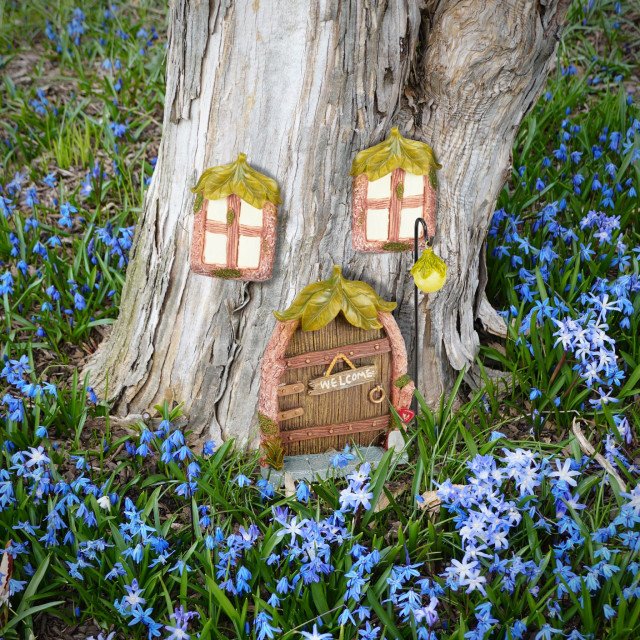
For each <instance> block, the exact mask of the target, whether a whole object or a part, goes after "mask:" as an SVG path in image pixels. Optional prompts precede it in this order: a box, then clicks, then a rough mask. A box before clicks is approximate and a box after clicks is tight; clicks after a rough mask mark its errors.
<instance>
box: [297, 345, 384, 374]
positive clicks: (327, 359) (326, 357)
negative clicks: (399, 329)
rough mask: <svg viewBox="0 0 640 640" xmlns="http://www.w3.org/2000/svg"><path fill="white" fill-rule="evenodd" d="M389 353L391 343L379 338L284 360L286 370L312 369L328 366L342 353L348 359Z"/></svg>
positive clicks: (310, 352)
mask: <svg viewBox="0 0 640 640" xmlns="http://www.w3.org/2000/svg"><path fill="white" fill-rule="evenodd" d="M390 351H391V343H390V342H389V338H381V339H379V340H369V341H367V342H358V343H356V344H349V345H344V346H342V347H334V348H333V349H324V350H322V351H309V352H307V353H301V354H299V355H296V356H291V357H290V358H286V359H285V363H286V366H287V369H300V368H302V367H313V366H317V365H321V364H326V365H327V366H329V365H330V364H331V361H332V360H333V359H334V358H335V357H336V356H337V355H338V354H339V353H342V354H344V355H345V356H347V357H348V358H349V359H353V358H367V357H371V356H377V355H380V354H381V353H389V352H390Z"/></svg>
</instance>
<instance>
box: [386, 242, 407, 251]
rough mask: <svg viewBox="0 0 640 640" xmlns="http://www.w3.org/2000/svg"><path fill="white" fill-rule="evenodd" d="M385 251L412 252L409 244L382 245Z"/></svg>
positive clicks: (387, 243) (388, 243)
mask: <svg viewBox="0 0 640 640" xmlns="http://www.w3.org/2000/svg"><path fill="white" fill-rule="evenodd" d="M382 249H383V250H384V251H397V252H400V251H410V250H411V245H410V244H408V243H407V242H385V243H384V244H383V245H382Z"/></svg>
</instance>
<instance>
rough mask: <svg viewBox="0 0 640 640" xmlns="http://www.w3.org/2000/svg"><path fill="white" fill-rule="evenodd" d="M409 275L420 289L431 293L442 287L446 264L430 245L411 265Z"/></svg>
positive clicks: (445, 274)
mask: <svg viewBox="0 0 640 640" xmlns="http://www.w3.org/2000/svg"><path fill="white" fill-rule="evenodd" d="M411 275H412V276H413V280H414V282H415V284H416V287H418V289H420V291H424V292H425V293H433V292H434V291H438V290H440V289H442V287H443V285H444V283H445V280H446V278H447V265H446V264H445V262H444V260H443V259H442V258H440V257H439V256H437V255H436V254H435V253H433V249H431V247H427V248H426V249H425V250H424V251H423V252H422V255H421V256H420V258H418V260H417V261H416V263H415V264H414V265H413V267H411Z"/></svg>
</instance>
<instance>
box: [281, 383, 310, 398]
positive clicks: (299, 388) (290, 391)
mask: <svg viewBox="0 0 640 640" xmlns="http://www.w3.org/2000/svg"><path fill="white" fill-rule="evenodd" d="M303 391H304V382H294V383H293V384H281V385H280V386H279V387H278V396H279V397H280V398H284V397H285V396H292V395H295V394H296V393H302V392H303Z"/></svg>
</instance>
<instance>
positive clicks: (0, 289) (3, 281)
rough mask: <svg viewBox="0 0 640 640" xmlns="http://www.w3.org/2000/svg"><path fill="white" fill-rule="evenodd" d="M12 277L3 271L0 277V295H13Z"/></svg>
mask: <svg viewBox="0 0 640 640" xmlns="http://www.w3.org/2000/svg"><path fill="white" fill-rule="evenodd" d="M13 285H14V281H13V276H12V275H11V271H5V272H4V273H3V274H2V275H1V276H0V295H9V296H10V295H12V294H13Z"/></svg>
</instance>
